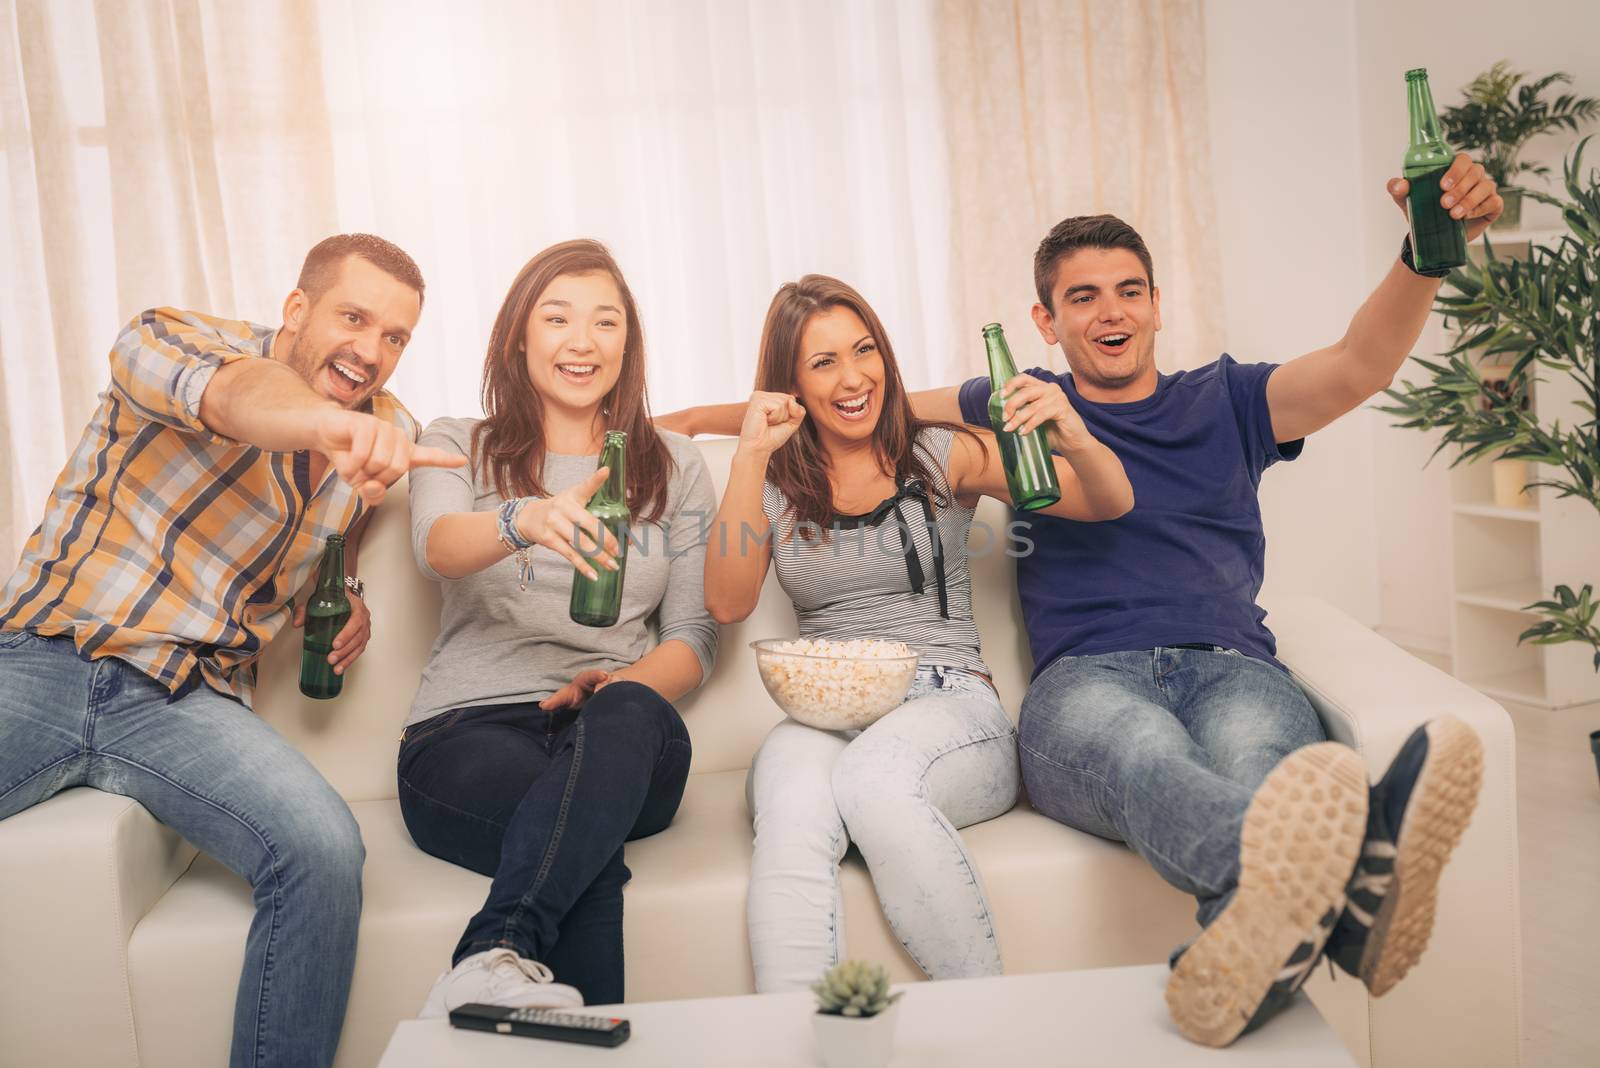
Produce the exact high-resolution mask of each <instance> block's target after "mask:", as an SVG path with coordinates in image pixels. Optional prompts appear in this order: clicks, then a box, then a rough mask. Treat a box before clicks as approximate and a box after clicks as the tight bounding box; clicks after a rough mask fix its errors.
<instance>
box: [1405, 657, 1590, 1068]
mask: <svg viewBox="0 0 1600 1068" xmlns="http://www.w3.org/2000/svg"><path fill="white" fill-rule="evenodd" d="M1413 652H1414V653H1415V654H1416V655H1417V656H1419V657H1421V658H1422V659H1424V660H1427V661H1429V662H1430V663H1433V664H1435V665H1436V666H1438V667H1440V668H1443V669H1444V670H1446V671H1448V670H1450V664H1449V659H1448V658H1447V657H1446V658H1441V657H1437V656H1431V655H1428V654H1426V653H1421V652H1416V651H1415V650H1413ZM1505 709H1506V711H1507V712H1509V713H1510V714H1511V722H1512V725H1513V729H1514V730H1515V731H1516V735H1517V831H1518V838H1519V840H1520V843H1521V848H1522V1002H1523V1042H1522V1054H1523V1065H1524V1068H1576V1066H1578V1065H1600V1011H1597V1010H1600V974H1597V973H1600V773H1597V771H1596V768H1595V760H1594V755H1593V754H1592V753H1591V752H1590V750H1589V732H1590V731H1596V730H1600V704H1587V705H1579V706H1577V707H1574V708H1563V709H1548V708H1530V707H1528V706H1526V705H1516V704H1509V703H1507V704H1505Z"/></svg>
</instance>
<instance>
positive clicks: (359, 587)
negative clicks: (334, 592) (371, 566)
mask: <svg viewBox="0 0 1600 1068" xmlns="http://www.w3.org/2000/svg"><path fill="white" fill-rule="evenodd" d="M344 588H345V589H347V590H349V591H350V592H351V593H353V594H355V595H356V596H357V597H359V598H361V599H362V600H363V601H365V600H366V599H367V584H366V583H365V582H362V581H361V580H360V579H358V578H356V577H355V576H354V575H346V576H345V577H344Z"/></svg>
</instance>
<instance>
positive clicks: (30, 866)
mask: <svg viewBox="0 0 1600 1068" xmlns="http://www.w3.org/2000/svg"><path fill="white" fill-rule="evenodd" d="M194 855H195V850H194V847H193V846H191V845H189V844H188V843H187V842H185V841H184V840H183V839H182V838H180V837H178V835H177V834H176V833H174V832H173V831H172V830H171V829H169V828H167V827H165V826H163V825H162V824H160V823H157V822H156V820H155V818H154V817H153V816H151V815H150V813H148V812H147V811H145V809H144V807H143V806H141V805H139V804H138V803H137V802H134V801H131V800H129V799H128V798H125V797H118V796H116V795H114V794H107V793H101V792H100V791H98V790H86V789H77V790H66V791H63V792H62V793H60V794H57V795H56V796H55V797H52V798H51V799H50V800H48V801H46V802H44V803H43V804H40V805H36V806H34V807H33V808H30V809H27V810H25V811H23V812H20V813H18V814H17V815H15V816H12V817H11V818H9V819H5V820H0V857H4V858H5V863H4V864H0V946H4V947H5V958H6V966H5V967H4V968H0V1035H5V1036H6V1037H5V1054H4V1058H3V1059H6V1060H7V1063H16V1064H94V1065H104V1066H110V1065H126V1066H129V1068H134V1066H137V1065H138V1064H139V1051H138V1039H137V1036H136V1035H135V1032H134V1024H133V1007H132V1004H131V1001H130V998H129V991H128V968H127V948H128V937H129V935H130V934H131V933H132V931H133V927H134V925H135V924H136V923H138V922H139V920H140V919H141V918H142V917H143V916H144V915H145V913H147V912H148V911H149V910H150V908H151V906H152V905H154V904H155V902H156V901H157V900H158V899H159V898H160V897H161V895H162V894H164V893H166V892H167V888H168V887H170V886H171V885H172V884H173V883H174V882H175V881H176V880H177V879H178V877H179V876H180V875H182V874H183V873H184V871H185V870H186V869H187V868H188V867H189V864H190V862H191V861H192V860H193V859H194ZM10 1058H15V1061H14V1062H13V1061H11V1060H10Z"/></svg>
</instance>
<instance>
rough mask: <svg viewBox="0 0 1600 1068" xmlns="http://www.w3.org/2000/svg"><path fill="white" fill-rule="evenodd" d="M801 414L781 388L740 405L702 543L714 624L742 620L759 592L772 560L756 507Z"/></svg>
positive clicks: (766, 528) (768, 530) (762, 515)
mask: <svg viewBox="0 0 1600 1068" xmlns="http://www.w3.org/2000/svg"><path fill="white" fill-rule="evenodd" d="M805 416H806V412H805V409H804V408H802V407H800V402H799V401H797V400H795V399H794V398H793V397H791V396H789V395H788V394H787V393H759V392H758V393H754V394H751V397H750V403H749V404H748V405H746V406H745V414H744V417H743V421H742V423H741V425H740V428H739V444H738V447H737V448H735V450H734V453H733V462H732V464H731V465H730V467H729V470H728V486H727V489H725V490H723V492H722V504H721V505H720V506H719V507H718V508H717V518H716V520H715V521H714V522H713V524H712V527H711V536H710V539H709V540H708V542H707V545H706V576H705V586H706V608H707V609H708V610H709V611H710V612H711V616H712V618H713V619H715V620H716V621H717V622H718V623H737V622H739V621H740V620H741V619H744V618H745V617H746V616H748V615H749V614H750V613H751V612H752V611H754V610H755V607H756V602H757V601H758V600H759V599H760V597H761V584H762V583H763V582H765V581H766V578H767V565H768V564H770V563H771V562H772V526H771V524H770V523H768V521H767V514H766V512H765V511H764V510H763V509H762V507H761V495H762V489H763V487H764V486H765V484H766V480H767V464H768V462H769V461H770V460H771V459H772V454H773V453H774V452H777V451H778V449H779V448H780V447H781V446H782V445H783V443H784V442H786V441H788V440H789V438H790V437H792V436H793V435H794V432H795V431H796V430H798V429H800V423H801V422H802V421H803V420H804V419H805Z"/></svg>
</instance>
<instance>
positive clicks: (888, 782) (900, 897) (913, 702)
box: [746, 667, 1019, 993]
mask: <svg viewBox="0 0 1600 1068" xmlns="http://www.w3.org/2000/svg"><path fill="white" fill-rule="evenodd" d="M1016 736H1017V732H1016V728H1015V727H1013V726H1012V725H1011V720H1009V719H1008V718H1006V713H1005V709H1004V708H1002V707H1001V705H1000V698H999V696H998V695H997V694H996V693H995V691H994V687H993V686H990V685H989V683H987V682H985V681H984V680H983V679H982V678H980V677H978V676H977V675H974V674H972V673H971V672H969V671H956V670H951V669H945V668H940V667H925V668H922V669H921V670H919V671H918V672H917V677H916V680H915V681H914V682H913V683H912V684H911V690H910V692H909V693H907V694H906V700H905V703H904V704H902V705H900V707H898V708H896V709H894V710H892V711H890V712H889V713H887V714H886V715H885V716H884V717H883V718H882V719H879V720H878V721H877V722H875V723H873V724H872V725H871V726H869V727H867V728H866V729H865V730H861V731H825V730H818V729H817V728H815V727H808V726H806V725H805V724H803V723H798V722H796V721H795V720H792V719H785V720H784V721H783V722H782V723H779V724H778V725H777V726H776V727H774V728H772V732H771V733H770V734H768V735H767V739H766V741H765V742H763V743H762V744H761V750H760V752H758V753H757V754H756V758H755V761H754V762H753V763H752V765H751V767H750V776H749V778H748V780H747V782H746V796H747V798H748V799H749V801H750V809H751V814H752V817H753V821H754V824H755V832H756V840H755V847H754V851H753V855H752V857H751V860H750V893H749V901H748V906H747V919H748V922H749V929H750V952H751V957H752V959H753V961H754V964H755V974H756V989H757V990H758V991H760V992H761V993H770V992H773V991H781V990H803V989H805V988H806V987H807V986H809V985H810V984H811V983H812V982H814V981H815V980H816V979H817V977H818V976H820V975H821V974H822V973H823V972H825V971H827V970H828V969H829V968H831V967H833V966H834V965H835V964H837V963H839V961H840V959H841V958H842V957H843V955H844V954H845V945H844V943H845V932H844V903H843V901H842V899H841V896H840V887H839V861H840V860H841V859H842V858H843V857H844V854H845V849H846V848H847V847H848V846H849V845H850V843H851V842H855V843H856V845H857V846H858V847H859V848H860V850H861V855H862V857H863V858H864V859H865V860H866V862H867V867H868V869H869V870H870V871H871V872H872V882H873V886H874V887H875V888H876V889H877V892H878V902H879V904H880V905H882V906H883V914H884V917H885V918H886V919H887V920H888V921H889V926H890V927H891V928H892V929H893V930H894V932H895V935H896V936H897V937H898V938H899V939H900V944H901V945H903V946H905V948H906V951H907V952H908V953H910V954H911V957H912V959H913V960H915V961H916V962H917V966H918V967H920V968H921V969H922V970H923V971H924V972H926V973H927V974H928V975H929V976H930V977H931V978H934V979H954V978H964V977H969V976H977V975H999V974H1000V971H1001V967H1000V943H999V941H998V939H997V938H996V937H995V932H994V919H993V916H992V914H991V912H990V909H989V901H988V898H987V896H986V895H985V894H984V890H983V882H982V880H981V878H980V876H979V874H978V866H977V864H976V863H974V862H973V859H972V857H971V855H970V854H969V853H968V852H967V848H966V845H965V843H963V842H962V840H961V835H960V834H959V833H958V829H959V828H962V827H968V826H971V825H972V824H974V823H981V822H982V821H984V820H990V819H994V818H995V817H996V816H999V815H1002V814H1003V813H1005V812H1007V811H1009V810H1010V809H1011V807H1012V806H1013V805H1015V804H1016V803H1017V786H1018V781H1019V777H1018V773H1017V743H1016Z"/></svg>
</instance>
